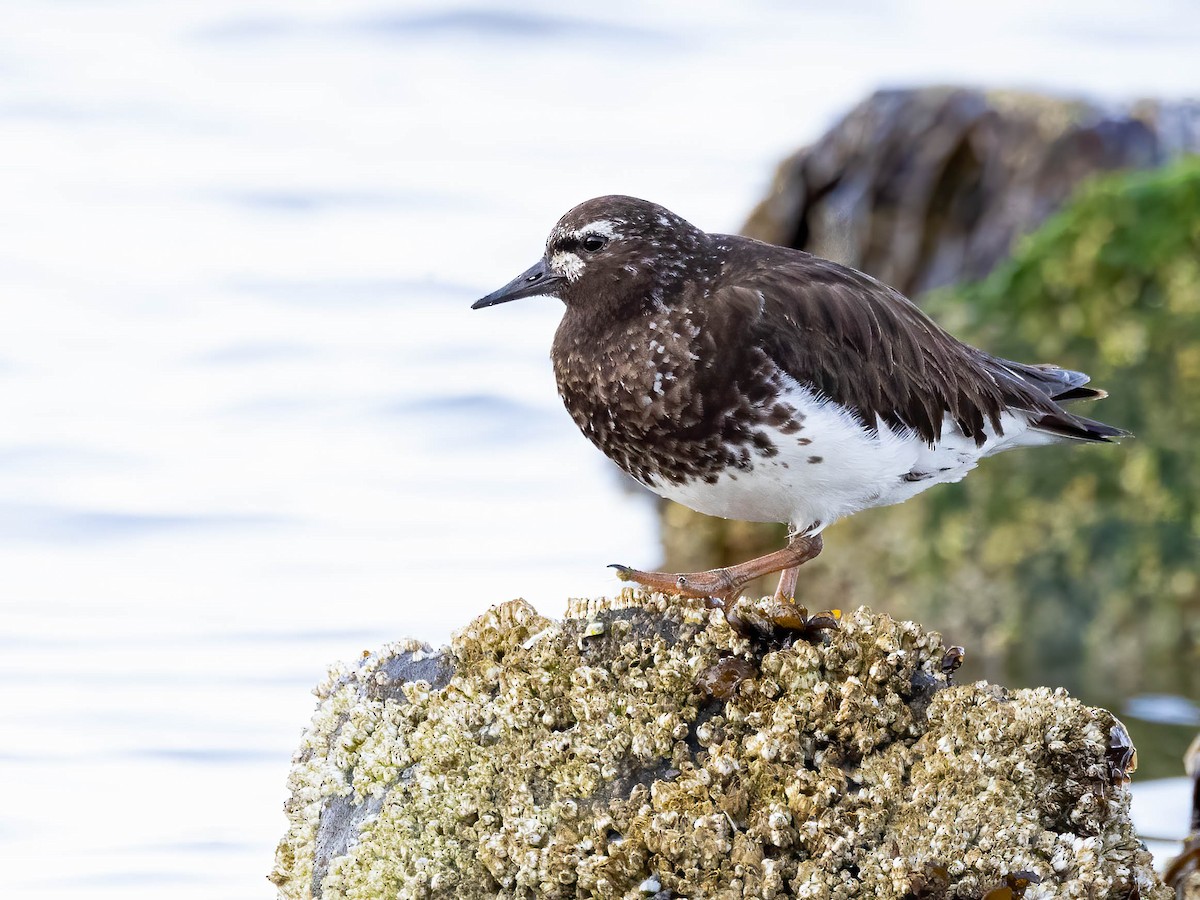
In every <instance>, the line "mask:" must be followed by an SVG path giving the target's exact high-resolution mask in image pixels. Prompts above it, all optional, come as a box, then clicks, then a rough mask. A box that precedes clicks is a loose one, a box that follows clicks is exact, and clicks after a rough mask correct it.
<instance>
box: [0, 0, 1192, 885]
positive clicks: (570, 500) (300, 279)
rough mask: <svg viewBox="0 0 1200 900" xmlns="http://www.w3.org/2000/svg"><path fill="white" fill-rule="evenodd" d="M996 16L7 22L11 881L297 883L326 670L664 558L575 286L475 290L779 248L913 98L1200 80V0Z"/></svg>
mask: <svg viewBox="0 0 1200 900" xmlns="http://www.w3.org/2000/svg"><path fill="white" fill-rule="evenodd" d="M967 8H968V7H964V6H963V5H961V4H957V3H952V2H948V0H946V2H917V3H900V2H887V0H875V2H870V0H868V2H848V3H838V4H815V3H795V4H793V3H784V2H769V0H757V2H749V3H741V4H729V3H715V2H714V3H709V2H695V0H686V2H685V0H670V2H665V3H659V4H654V5H646V4H643V3H638V2H632V0H619V2H613V3H605V4H593V5H591V6H590V7H580V8H577V9H574V8H568V7H565V6H563V5H561V4H559V3H554V2H549V0H545V2H541V0H526V2H523V3H520V4H517V5H511V6H501V5H496V4H486V3H479V4H475V5H471V4H465V5H464V4H458V3H442V4H427V5H425V4H418V3H407V4H405V3H399V4H397V3H392V4H389V3H386V2H383V0H379V2H364V0H336V2H334V0H306V2H304V3H285V2H275V0H236V2H234V0H205V2H191V3H187V2H164V0H95V2H82V0H7V2H5V3H3V4H0V198H3V206H2V212H0V290H2V296H3V310H4V312H3V322H2V324H0V617H2V618H0V684H3V695H2V696H3V702H2V703H0V797H3V798H4V802H3V803H2V804H0V856H2V857H3V861H4V862H3V866H2V869H3V871H4V884H5V890H4V895H5V897H14V898H20V897H37V898H45V900H52V898H60V897H75V896H84V895H86V896H88V897H93V898H110V897H112V898H116V897H120V898H124V900H134V898H162V897H172V898H175V897H179V898H188V897H206V898H210V897H221V898H225V900H243V898H245V900H249V898H266V897H269V896H271V895H272V889H271V887H270V885H269V884H268V883H267V882H266V880H265V875H266V873H267V872H268V871H269V870H270V867H271V862H272V850H273V846H274V843H275V841H276V840H277V838H278V837H279V836H280V834H281V833H282V831H283V829H284V819H283V815H282V812H281V805H282V802H283V799H284V796H285V785H284V780H285V776H286V772H287V768H288V759H289V756H290V754H291V752H292V750H293V748H294V746H295V745H296V743H297V739H298V737H299V733H300V729H301V728H302V726H303V725H304V723H305V722H306V720H307V718H308V715H309V713H310V711H311V707H312V702H313V701H312V697H311V696H310V695H309V693H308V691H309V688H310V687H311V686H312V685H313V684H314V683H315V682H316V681H317V680H318V679H319V677H320V675H321V673H322V671H323V668H324V666H325V665H326V663H328V662H330V661H332V660H334V659H346V658H352V657H354V656H356V655H357V654H358V653H359V652H360V651H361V650H362V649H363V648H368V647H374V646H377V645H378V644H380V643H382V642H384V641H386V640H390V639H395V638H398V637H401V636H404V635H415V636H419V637H422V638H424V639H427V640H430V641H432V642H434V643H438V642H442V641H444V640H445V639H446V637H447V636H448V634H449V631H450V630H451V629H452V628H453V627H455V626H457V625H459V624H462V623H464V622H466V621H467V620H468V619H469V618H470V617H472V616H474V615H476V614H478V613H479V612H481V611H482V610H483V609H485V608H486V607H487V606H488V605H489V604H492V603H495V602H498V601H501V600H505V599H508V598H511V597H514V596H518V595H523V596H525V597H527V598H528V599H529V600H531V601H532V602H534V603H535V604H537V605H538V606H539V607H540V608H541V609H542V610H543V611H544V612H546V613H548V614H552V615H554V614H558V613H560V612H561V610H562V607H563V598H564V597H566V596H567V595H590V594H602V593H609V592H612V591H614V590H615V589H616V588H617V583H616V582H615V580H614V579H612V578H611V577H609V575H608V574H607V570H606V569H605V568H603V564H604V563H607V562H610V561H614V560H619V561H624V562H630V563H653V562H654V561H655V557H656V555H657V545H656V534H655V530H654V522H653V516H652V513H651V510H650V508H649V507H648V505H647V504H646V503H645V502H644V500H643V499H642V498H639V497H637V496H634V495H630V494H627V493H625V492H623V490H622V489H621V487H620V485H619V483H618V481H617V479H616V478H615V477H614V475H613V470H612V469H611V467H610V466H609V465H608V464H607V463H606V462H605V461H604V460H603V459H602V458H601V457H600V456H599V455H598V454H597V453H595V452H594V451H593V450H592V449H591V448H590V447H589V446H588V445H587V444H586V442H585V441H584V440H583V438H582V437H580V436H579V434H578V433H577V432H576V429H575V427H574V426H573V425H572V424H571V422H570V421H569V419H568V418H567V416H566V415H565V414H564V413H563V411H562V410H561V409H560V408H559V404H558V400H557V398H556V396H555V394H554V389H553V382H552V377H551V373H550V369H549V363H548V360H547V352H548V347H549V342H550V337H551V335H552V333H553V329H554V326H555V322H556V319H557V315H558V310H557V309H555V308H554V303H553V302H549V301H543V302H540V303H539V302H536V301H530V302H528V303H522V304H513V305H511V306H507V307H504V308H503V309H499V310H492V311H489V312H487V313H471V312H469V311H468V309H467V306H468V304H469V303H470V301H471V300H473V299H474V298H476V297H477V296H479V295H481V294H483V293H485V292H486V291H488V290H491V289H492V288H494V287H496V286H498V285H499V284H501V283H503V282H504V281H507V280H508V279H509V278H510V277H511V276H513V275H515V274H516V273H517V272H519V271H520V270H521V269H523V268H524V267H525V266H527V265H528V264H530V263H532V262H533V261H534V259H535V258H536V257H537V256H538V255H539V253H540V247H541V243H542V240H543V238H544V236H545V233H546V232H547V230H548V229H549V227H550V225H551V224H552V223H553V221H554V220H555V218H557V216H558V215H559V214H560V213H561V212H563V211H565V210H566V209H567V208H568V207H570V206H571V205H573V204H574V203H576V202H578V201H580V200H582V199H585V198H587V197H589V196H593V195H596V194H601V193H609V192H623V193H632V194H639V195H642V196H646V197H649V198H651V199H655V200H658V201H660V202H663V203H665V204H666V205H668V206H671V207H672V208H674V209H676V210H677V211H678V212H680V213H682V214H684V215H685V216H687V217H689V218H691V219H692V220H694V221H695V222H697V223H698V224H701V225H702V226H704V227H707V228H709V229H717V230H720V229H725V230H731V229H735V228H737V227H738V226H739V224H740V223H741V221H742V219H743V217H744V216H745V214H746V212H747V211H748V210H749V208H750V207H751V205H752V204H753V202H754V201H755V199H756V198H757V197H758V196H760V195H761V193H762V191H763V190H764V188H765V186H766V184H767V182H768V180H769V177H770V175H771V171H772V167H773V166H774V164H775V163H776V162H777V161H778V160H779V159H780V158H781V157H782V156H784V155H785V154H786V153H788V152H790V151H791V150H793V149H795V148H796V147H797V146H799V145H800V144H801V143H803V142H804V141H806V140H808V139H811V138H812V137H814V136H815V135H817V134H818V133H820V131H821V130H822V129H823V128H824V127H826V126H827V125H828V124H829V123H830V122H831V121H832V120H833V119H834V118H835V117H836V116H837V115H838V114H839V113H841V112H842V111H844V110H845V109H846V108H848V106H849V105H850V104H852V103H853V102H855V101H857V100H858V99H860V98H861V97H863V96H864V95H866V94H867V93H868V92H870V91H871V90H873V89H874V88H876V87H878V86H881V85H897V84H920V83H928V82H956V83H958V82H967V83H977V84H986V85H1001V86H1016V87H1031V88H1052V89H1059V90H1065V91H1071V92H1080V91H1082V92H1086V93H1087V94H1088V95H1090V96H1092V97H1095V98H1100V99H1106V100H1112V101H1114V102H1115V101H1121V100H1127V99H1130V98H1133V97H1136V96H1138V95H1144V94H1154V95H1159V96H1166V97H1184V96H1186V95H1187V94H1188V92H1190V91H1194V90H1195V89H1196V87H1197V84H1196V75H1197V74H1198V73H1197V66H1196V62H1195V61H1196V59H1198V58H1200V53H1198V50H1200V24H1198V18H1197V16H1196V15H1195V7H1194V5H1192V4H1191V3H1189V2H1186V0H1179V2H1171V0H1148V2H1143V3H1140V4H1129V3H1105V2H1101V3H1096V2H1082V0H1071V2H1066V3H1060V4H1045V3H1033V2H1017V3H1006V4H1004V5H1003V7H997V8H995V9H992V10H991V11H987V12H984V11H983V10H984V7H982V6H974V7H970V8H972V9H974V10H976V11H975V12H972V13H968V12H965V11H964V10H965V9H967ZM1155 805H1156V808H1160V807H1161V805H1160V804H1158V803H1157V802H1156V804H1155ZM1171 815H1172V816H1173V815H1175V814H1174V813H1172V814H1171ZM1169 821H1173V819H1172V820H1169ZM1169 827H1175V829H1176V831H1179V830H1181V829H1182V822H1180V824H1179V825H1178V826H1170V825H1169V822H1168V824H1164V825H1162V827H1161V828H1157V832H1158V833H1162V832H1163V831H1164V830H1165V829H1167V828H1169Z"/></svg>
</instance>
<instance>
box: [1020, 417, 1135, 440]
mask: <svg viewBox="0 0 1200 900" xmlns="http://www.w3.org/2000/svg"><path fill="white" fill-rule="evenodd" d="M1030 424H1031V425H1033V427H1034V428H1038V429H1041V430H1042V431H1048V432H1050V433H1051V434H1054V435H1057V436H1059V437H1064V438H1069V439H1070V440H1074V441H1091V442H1093V443H1097V444H1110V443H1112V441H1113V439H1114V438H1123V437H1132V436H1133V435H1132V433H1131V432H1128V431H1126V430H1125V429H1123V428H1116V427H1114V426H1112V425H1106V424H1105V423H1103V422H1097V421H1096V420H1095V419H1088V418H1084V417H1083V416H1075V415H1072V414H1071V413H1069V412H1067V411H1066V410H1065V409H1064V410H1062V411H1060V412H1057V413H1048V414H1046V415H1043V416H1040V417H1038V418H1036V419H1033V420H1032V421H1031V422H1030Z"/></svg>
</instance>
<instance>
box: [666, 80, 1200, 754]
mask: <svg viewBox="0 0 1200 900" xmlns="http://www.w3.org/2000/svg"><path fill="white" fill-rule="evenodd" d="M1197 148H1200V108H1198V107H1196V106H1183V105H1177V106H1171V105H1166V104H1159V103H1149V102H1148V103H1144V104H1141V105H1138V106H1135V107H1133V108H1131V109H1128V110H1124V111H1120V112H1113V111H1108V110H1103V109H1100V108H1098V107H1096V106H1092V105H1089V104H1086V103H1081V102H1072V101H1069V100H1056V99H1050V98H1046V97H1038V96H1032V95H1018V94H1006V93H983V92H978V91H970V90H955V89H949V88H946V89H928V90H914V91H889V92H881V93H878V94H875V95H874V96H873V97H871V98H870V99H868V100H867V101H866V102H864V103H863V104H861V105H859V106H858V107H857V108H855V109H854V110H853V111H852V112H851V113H850V114H849V115H847V116H846V117H845V118H844V119H843V120H842V121H841V122H840V123H839V124H838V125H836V126H835V127H834V128H833V129H832V130H831V131H830V132H829V133H828V134H826V135H825V136H824V137H823V138H821V139H820V140H819V141H817V142H816V143H815V144H813V145H812V146H810V147H808V148H806V149H804V150H802V151H800V152H799V153H797V154H796V155H795V156H793V157H792V158H790V159H788V160H787V161H786V162H785V163H784V164H783V165H782V166H781V167H780V169H779V171H778V173H777V174H776V177H775V181H774V184H773V186H772V188H771V191H770V193H769V195H768V197H767V198H766V199H765V200H763V201H762V203H760V204H759V206H758V207H757V208H756V209H755V210H754V212H753V213H752V215H751V216H750V219H749V222H748V223H747V225H746V228H745V232H746V233H747V234H749V235H751V236H753V237H756V238H760V239H762V240H767V241H771V242H775V243H782V244H787V245H790V246H794V247H799V248H802V249H805V250H809V251H811V252H814V253H817V254H820V255H823V256H828V257H831V258H834V259H837V260H839V261H841V262H844V263H847V264H849V265H851V266H854V267H856V268H859V269H862V270H863V271H866V272H868V273H870V274H872V275H874V276H876V277H878V278H881V279H883V280H884V281H887V282H889V283H891V284H894V285H896V286H898V287H899V288H901V289H902V290H904V291H905V292H907V293H908V294H909V295H910V296H913V297H914V298H915V299H917V300H918V302H920V303H921V305H922V306H923V307H924V308H925V309H926V310H927V311H928V312H930V313H931V314H932V315H933V316H934V317H935V318H936V319H937V320H938V321H939V322H941V323H942V324H943V325H945V326H946V327H948V328H949V329H950V330H951V331H952V332H954V333H955V334H956V335H958V336H960V337H962V338H963V339H964V340H967V341H969V342H971V343H974V344H977V345H979V346H982V347H984V348H986V349H988V350H989V351H991V352H993V353H996V354H999V355H1002V356H1007V357H1010V358H1012V359H1017V360H1022V361H1027V362H1055V363H1058V364H1061V365H1064V366H1067V367H1070V368H1077V369H1081V370H1083V371H1086V372H1088V373H1089V374H1090V375H1091V376H1092V378H1093V383H1094V384H1096V385H1098V386H1101V387H1103V388H1105V389H1107V390H1109V391H1110V392H1111V394H1112V396H1111V397H1110V398H1109V399H1107V400H1105V401H1103V404H1102V409H1100V408H1097V410H1096V412H1097V415H1098V416H1099V417H1100V418H1102V419H1104V420H1105V421H1109V422H1113V423H1115V424H1117V425H1120V426H1122V427H1125V428H1128V429H1130V430H1132V431H1133V432H1134V433H1135V435H1136V436H1137V437H1136V439H1134V440H1130V441H1126V442H1125V443H1124V444H1122V445H1121V446H1120V447H1111V448H1110V447H1100V448H1092V447H1089V448H1083V447H1074V446H1061V447H1055V448H1049V449H1045V450H1042V451H1040V452H1039V453H1037V454H1025V453H1014V454H1010V455H1006V456H1003V457H999V458H996V459H994V460H988V461H987V462H986V463H984V464H983V466H982V467H981V471H980V472H979V473H978V474H976V475H974V476H973V477H972V478H969V479H967V480H966V481H964V482H963V483H961V484H959V485H953V486H946V487H941V488H939V489H938V490H936V491H930V492H928V493H926V494H923V495H921V496H919V497H918V498H916V499H915V500H912V501H910V502H909V503H906V504H904V505H903V506H900V507H893V508H889V509H883V510H877V511H872V512H869V513H865V514H863V515H860V516H856V517H854V518H852V519H850V520H847V521H845V522H842V523H839V524H838V525H837V526H835V527H834V528H832V529H831V530H830V532H829V534H828V540H827V544H828V550H827V552H826V553H825V554H824V555H822V556H821V557H820V558H819V559H818V560H817V561H815V562H814V563H813V564H811V565H810V566H808V567H806V568H805V571H804V573H803V576H802V578H801V583H800V588H799V591H798V597H799V601H800V602H801V603H803V604H805V605H807V606H809V607H810V608H812V607H821V608H824V607H829V606H840V607H854V606H856V605H857V604H860V603H870V604H873V605H874V606H876V607H878V608H883V609H888V610H889V611H891V612H893V613H894V614H897V615H901V616H905V617H911V618H914V619H916V620H917V621H920V622H924V623H927V624H928V625H929V626H930V627H935V628H940V629H941V630H943V631H944V633H945V634H946V635H947V638H948V639H949V640H950V641H951V642H953V643H961V644H964V645H965V646H966V647H967V648H968V665H969V666H970V668H969V669H968V670H967V672H966V676H967V677H988V678H991V679H995V680H998V681H1001V682H1004V683H1008V684H1015V685H1033V684H1063V685H1066V686H1068V687H1070V688H1071V689H1072V690H1074V691H1076V692H1078V693H1079V694H1080V695H1082V696H1084V697H1088V698H1090V699H1092V700H1093V701H1095V702H1113V701H1114V700H1116V699H1117V698H1123V697H1128V696H1130V695H1134V694H1138V693H1142V692H1164V693H1181V694H1184V695H1187V696H1193V697H1194V696H1196V694H1197V691H1198V689H1200V579H1198V577H1197V559H1198V558H1200V552H1198V551H1200V504H1198V502H1197V497H1198V488H1200V449H1198V446H1200V161H1198V160H1197V159H1196V158H1194V157H1193V158H1183V159H1180V160H1179V161H1174V160H1176V159H1177V158H1179V157H1183V156H1184V155H1185V154H1186V153H1188V152H1194V151H1195V150H1196V149H1197ZM1118 170H1143V171H1141V172H1138V173H1135V174H1112V173H1114V172H1116V171H1118ZM1145 170H1150V171H1145ZM1064 204H1065V207H1064ZM1056 210H1061V211H1060V212H1059V213H1058V214H1057V215H1054V216H1053V218H1050V217H1051V216H1052V214H1054V213H1055V211H1056ZM1048 219H1049V221H1047V220H1048ZM1039 226H1040V228H1039ZM1035 229H1036V231H1035ZM1030 232H1034V233H1033V234H1032V236H1030V237H1027V238H1022V235H1026V234H1028V233H1030ZM1013 251H1015V252H1013ZM1010 252H1013V255H1012V257H1011V258H1010V257H1009V254H1010ZM989 273H990V274H989ZM985 276H986V277H985ZM979 279H983V280H981V281H980V280H979ZM958 282H964V283H966V284H965V285H964V286H958V287H948V286H949V285H954V284H956V283H958ZM662 522H663V540H664V549H665V556H666V560H665V563H666V567H667V568H668V569H670V570H682V571H686V570H690V569H694V568H707V567H709V566H713V565H723V564H727V563H729V562H734V561H738V560H740V559H744V558H746V557H749V556H751V555H755V554H757V553H759V552H764V551H766V550H767V549H773V548H775V547H777V546H778V545H779V544H780V543H781V541H782V539H783V536H784V530H783V528H782V527H780V526H773V525H757V524H747V523H738V522H725V521H722V520H718V519H710V518H706V517H701V516H699V515H698V514H696V513H693V512H691V511H689V510H686V509H683V508H681V507H678V506H675V505H664V506H663V508H662ZM868 560H869V562H867V561H868ZM762 587H763V588H764V589H765V588H766V586H765V585H763V586H762ZM1117 706H1118V707H1119V704H1117ZM1136 738H1137V735H1135V740H1136ZM1186 742H1187V732H1186V731H1182V730H1180V731H1179V732H1178V733H1175V732H1172V733H1171V735H1170V736H1164V735H1155V736H1153V738H1152V739H1150V740H1141V741H1137V743H1138V746H1139V749H1140V748H1143V747H1146V748H1147V752H1150V753H1153V751H1152V750H1150V745H1151V744H1153V745H1155V746H1157V747H1161V752H1162V754H1163V757H1162V758H1163V760H1164V764H1165V765H1166V766H1167V768H1168V770H1174V769H1177V768H1178V759H1179V757H1180V754H1181V753H1182V750H1183V747H1184V746H1186ZM1168 761H1169V762H1168ZM1144 763H1149V764H1151V765H1153V760H1152V759H1150V760H1144Z"/></svg>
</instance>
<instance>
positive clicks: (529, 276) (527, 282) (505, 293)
mask: <svg viewBox="0 0 1200 900" xmlns="http://www.w3.org/2000/svg"><path fill="white" fill-rule="evenodd" d="M563 280H564V279H563V277H562V276H561V275H555V274H554V273H553V272H551V271H550V268H549V267H548V266H547V265H546V261H545V260H544V259H541V260H538V261H537V262H536V263H534V264H533V265H532V266H530V267H529V268H528V269H526V270H525V271H524V272H522V273H521V274H520V275H518V276H517V277H516V278H514V279H513V280H512V281H510V282H509V283H508V284H506V285H505V286H504V287H502V288H500V290H498V291H492V292H491V293H490V294H488V295H487V296H486V297H484V298H482V299H480V300H476V301H475V302H474V303H472V304H471V309H483V308H484V307H485V306H495V305H496V304H497V303H507V302H508V301H509V300H520V299H521V298H522V297H537V296H540V295H543V294H553V293H554V292H555V290H557V288H558V286H559V285H560V284H562V282H563Z"/></svg>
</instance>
